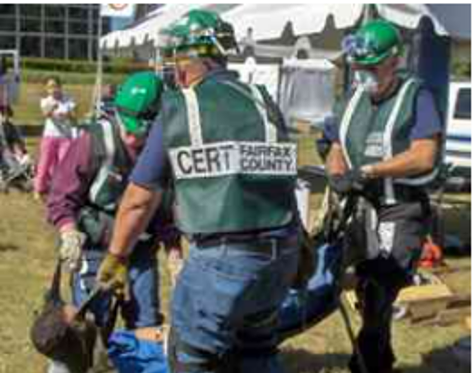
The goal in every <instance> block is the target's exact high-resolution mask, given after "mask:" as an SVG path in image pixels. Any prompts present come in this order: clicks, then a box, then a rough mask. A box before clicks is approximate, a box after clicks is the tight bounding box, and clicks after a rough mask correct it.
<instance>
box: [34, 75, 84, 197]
mask: <svg viewBox="0 0 473 373" xmlns="http://www.w3.org/2000/svg"><path fill="white" fill-rule="evenodd" d="M46 92H47V97H45V98H43V99H41V103H40V106H41V111H42V113H43V115H44V117H45V122H44V130H43V137H42V139H41V145H40V153H39V159H38V165H37V170H36V176H35V181H34V191H35V197H36V199H43V198H44V197H45V196H46V195H47V193H48V190H49V187H50V185H49V183H50V181H51V180H52V175H53V173H54V170H55V168H56V166H57V164H58V163H59V162H60V161H61V159H62V158H63V157H64V155H65V154H66V152H67V150H68V149H69V146H70V144H71V142H72V139H73V138H74V137H75V132H76V130H75V129H74V127H73V124H74V121H75V109H76V104H75V102H74V101H73V100H72V99H71V98H70V97H68V96H66V95H65V94H64V93H63V91H62V84H61V81H60V79H59V78H56V77H51V78H48V80H47V81H46Z"/></svg>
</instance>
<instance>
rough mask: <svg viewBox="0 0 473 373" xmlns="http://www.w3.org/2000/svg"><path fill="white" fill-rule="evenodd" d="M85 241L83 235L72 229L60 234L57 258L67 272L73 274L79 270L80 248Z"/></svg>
mask: <svg viewBox="0 0 473 373" xmlns="http://www.w3.org/2000/svg"><path fill="white" fill-rule="evenodd" d="M85 239H86V236H85V234H84V233H82V232H80V231H78V230H77V229H74V228H71V229H67V230H65V231H63V232H61V243H60V247H59V258H60V259H61V260H62V262H63V263H64V268H65V269H66V270H67V271H69V272H74V271H78V270H79V269H80V264H81V263H80V260H81V257H82V246H83V245H84V242H85Z"/></svg>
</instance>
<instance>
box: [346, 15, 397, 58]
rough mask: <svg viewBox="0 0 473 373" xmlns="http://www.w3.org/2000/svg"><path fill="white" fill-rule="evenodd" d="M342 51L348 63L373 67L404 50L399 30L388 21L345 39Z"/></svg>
mask: <svg viewBox="0 0 473 373" xmlns="http://www.w3.org/2000/svg"><path fill="white" fill-rule="evenodd" d="M342 49H343V51H344V52H345V53H346V54H347V56H348V62H350V63H356V64H358V65H365V66H372V65H377V64H379V63H381V62H383V61H384V60H386V59H387V58H389V57H393V56H398V55H400V54H401V53H402V49H403V48H402V38H401V34H400V32H399V30H398V29H397V28H396V27H395V26H394V25H393V24H392V23H390V22H388V21H383V20H376V21H371V22H368V23H366V24H365V25H364V26H362V27H361V28H360V29H359V30H358V31H357V32H355V33H354V34H352V35H349V36H347V37H346V38H344V40H343V42H342Z"/></svg>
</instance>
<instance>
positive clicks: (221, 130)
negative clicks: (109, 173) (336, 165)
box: [162, 76, 297, 234]
mask: <svg viewBox="0 0 473 373" xmlns="http://www.w3.org/2000/svg"><path fill="white" fill-rule="evenodd" d="M162 116H163V121H162V123H163V125H164V142H165V146H166V148H167V151H168V155H169V158H170V161H171V166H172V171H173V176H174V183H175V193H176V197H177V211H178V213H177V215H178V221H179V224H180V228H181V230H182V231H183V232H186V233H190V234H199V233H230V232H243V231H253V230H262V229H269V228H275V227H281V226H284V225H286V224H288V223H289V222H291V221H292V219H293V211H292V207H291V206H292V198H293V193H294V185H295V177H296V172H297V152H296V145H295V144H293V143H291V142H290V141H289V139H288V137H287V133H286V131H285V129H284V123H283V122H282V119H281V115H280V112H279V109H278V108H277V107H276V106H275V105H274V104H273V103H272V101H271V99H270V97H269V95H268V93H267V91H266V90H265V89H264V88H263V87H259V86H248V85H245V84H242V83H240V82H238V81H237V80H236V79H235V78H233V76H228V77H226V78H223V79H222V78H220V79H215V78H212V77H207V78H206V79H205V80H203V81H202V82H201V83H200V84H198V85H197V86H195V87H193V88H188V89H183V90H179V91H177V90H176V91H168V92H166V94H165V96H164V99H163V111H162Z"/></svg>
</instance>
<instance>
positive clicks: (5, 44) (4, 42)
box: [0, 35, 16, 49]
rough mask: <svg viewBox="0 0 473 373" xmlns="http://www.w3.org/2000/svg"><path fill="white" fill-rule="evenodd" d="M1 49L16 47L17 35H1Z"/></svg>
mask: <svg viewBox="0 0 473 373" xmlns="http://www.w3.org/2000/svg"><path fill="white" fill-rule="evenodd" d="M0 49H16V45H15V36H13V35H2V36H0Z"/></svg>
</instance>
